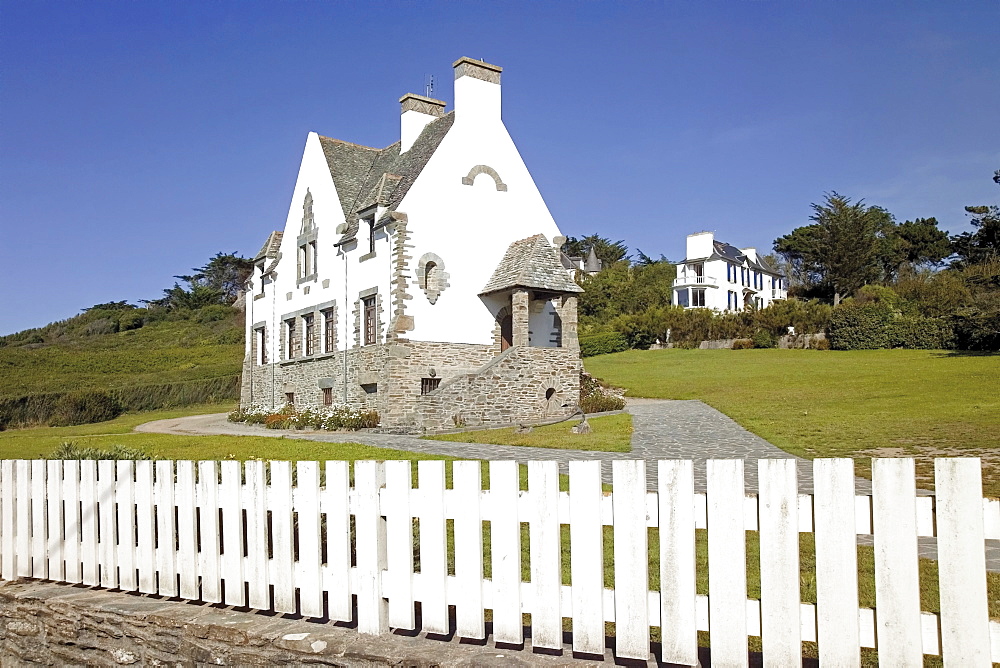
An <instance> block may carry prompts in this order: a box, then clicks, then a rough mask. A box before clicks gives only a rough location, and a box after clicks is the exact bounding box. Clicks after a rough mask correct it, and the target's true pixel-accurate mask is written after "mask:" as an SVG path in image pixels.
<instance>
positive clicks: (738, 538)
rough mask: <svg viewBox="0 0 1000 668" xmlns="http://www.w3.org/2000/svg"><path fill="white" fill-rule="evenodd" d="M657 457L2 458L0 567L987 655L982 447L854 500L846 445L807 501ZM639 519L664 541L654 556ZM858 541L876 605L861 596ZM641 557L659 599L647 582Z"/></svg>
mask: <svg viewBox="0 0 1000 668" xmlns="http://www.w3.org/2000/svg"><path fill="white" fill-rule="evenodd" d="M658 466H659V474H658V481H657V483H656V485H655V489H653V490H647V488H646V484H647V483H646V476H645V462H643V461H630V460H616V461H614V462H613V463H612V470H611V473H612V480H613V485H612V491H611V492H604V491H603V489H602V485H601V467H602V464H601V462H599V461H587V462H584V461H575V462H570V464H569V491H560V490H559V484H560V483H559V468H558V464H557V463H556V462H552V461H549V462H529V463H528V466H527V468H528V490H527V491H521V490H520V489H519V486H520V485H519V477H520V476H519V465H518V464H517V463H516V462H513V461H494V462H491V463H490V464H489V471H490V489H488V490H484V489H483V488H482V480H481V470H482V469H481V467H480V463H479V462H473V461H466V462H456V463H454V465H453V469H452V472H453V476H452V478H453V480H454V483H453V487H452V488H451V489H446V483H445V470H446V469H445V463H444V462H441V461H423V462H420V463H419V464H418V468H417V472H418V474H419V476H418V479H419V484H418V485H417V486H416V487H414V485H413V478H412V474H413V469H412V464H411V463H410V462H406V461H390V462H385V463H378V462H357V463H355V465H354V467H355V468H354V471H355V475H354V485H353V486H352V485H351V476H350V465H349V464H348V463H347V462H333V461H331V462H326V463H325V469H324V474H325V475H324V476H323V477H324V478H325V482H322V483H321V477H320V468H319V467H320V464H319V463H317V462H298V463H296V464H295V465H294V472H295V475H294V477H293V475H292V473H293V468H292V467H293V465H292V464H291V463H289V462H268V463H265V462H260V461H248V462H246V463H245V464H242V463H240V462H236V461H227V462H221V463H216V462H211V461H203V462H197V463H196V462H190V461H180V462H170V461H156V462H150V461H138V462H132V461H128V460H123V461H120V462H114V461H109V460H103V461H99V462H95V461H57V460H52V461H46V460H31V461H27V460H0V577H2V578H4V579H10V578H15V577H35V578H39V579H49V580H55V581H62V582H71V583H76V582H82V583H84V584H87V585H89V586H95V585H100V586H103V587H108V588H121V589H125V590H132V591H139V592H142V593H146V594H151V593H158V594H160V595H162V596H177V595H180V596H181V597H182V598H187V599H191V600H199V601H202V602H205V603H216V602H223V601H224V602H225V603H226V604H228V605H247V606H249V607H251V608H256V609H261V610H272V611H274V612H288V613H295V612H297V613H300V614H302V615H304V616H309V617H314V618H321V617H322V616H323V615H324V614H326V615H328V616H329V619H331V620H337V621H354V622H356V623H357V625H358V629H359V630H360V631H361V632H363V633H373V634H379V633H386V632H387V631H389V630H390V629H393V628H400V629H404V628H405V629H414V630H421V631H424V632H426V633H432V634H433V633H438V634H449V633H452V632H454V633H456V634H457V635H459V636H462V637H467V638H475V639H482V638H485V636H486V625H485V616H486V611H487V610H492V621H493V637H494V639H495V640H496V641H497V642H500V643H512V644H520V643H521V642H523V640H524V632H523V624H522V615H523V614H530V615H531V622H532V623H531V628H530V633H531V637H532V644H533V645H535V646H537V647H539V648H552V649H556V650H558V649H559V648H561V647H562V643H563V638H564V632H563V622H564V618H567V617H568V618H570V619H571V620H572V628H573V632H572V645H573V650H574V651H575V652H579V653H583V654H592V655H600V654H603V652H604V645H605V640H606V639H605V637H604V631H605V629H604V623H605V622H608V621H610V622H615V624H616V640H615V647H616V653H617V656H618V657H619V658H621V659H633V658H635V659H646V658H648V656H649V653H650V644H649V640H650V637H649V631H650V628H651V627H657V626H658V627H660V629H661V636H662V646H661V651H662V659H663V660H664V661H668V662H671V663H677V664H682V665H683V664H687V665H693V664H695V663H697V661H698V647H697V644H698V637H697V633H698V631H703V630H704V631H709V632H711V634H712V656H713V661H714V662H715V663H719V664H720V665H746V662H747V637H748V636H752V635H758V634H759V635H760V636H761V638H762V646H763V663H764V665H765V666H772V665H773V666H782V665H789V664H793V663H797V661H798V660H799V656H800V654H801V642H802V641H817V642H818V645H819V662H820V665H821V666H851V665H854V666H857V665H859V663H860V653H859V649H860V648H862V647H876V646H877V649H878V651H879V655H880V659H881V661H882V662H883V663H884V664H888V665H894V666H897V665H898V666H907V665H914V666H915V665H920V664H921V663H922V662H923V656H924V655H937V654H940V655H942V656H943V658H944V664H945V665H946V666H959V665H960V666H966V665H969V666H976V665H983V666H985V665H988V663H989V662H990V661H991V659H1000V623H996V622H991V621H989V619H988V606H987V591H986V579H985V577H984V574H985V568H986V561H985V556H984V548H985V541H986V540H987V539H989V538H992V537H997V535H998V534H1000V501H998V500H995V499H983V498H982V482H981V480H982V473H981V468H980V464H979V461H978V460H976V459H939V460H937V461H936V462H935V478H936V482H937V493H936V495H933V496H931V495H924V496H917V495H916V486H915V476H914V466H913V461H912V460H898V459H897V460H874V461H873V466H872V471H873V480H872V489H873V492H872V495H871V496H869V495H865V494H856V493H855V490H854V469H853V462H852V461H851V460H849V459H819V460H816V461H815V462H814V463H813V480H814V494H799V493H798V490H797V472H796V462H795V461H794V460H790V459H786V460H762V461H759V462H757V467H758V470H757V473H758V476H757V477H758V481H759V490H760V491H759V494H745V493H744V486H743V480H744V463H743V461H741V460H710V461H709V462H708V464H707V469H706V470H707V489H706V492H705V493H699V494H696V493H694V475H693V465H692V462H690V461H662V462H659V463H658ZM564 526H565V527H566V528H565V529H564V528H563V527H564ZM605 527H609V528H607V529H605ZM697 528H703V529H707V530H708V532H707V534H708V564H709V568H708V580H709V592H710V596H701V595H697V594H696V589H695V568H696V565H695V563H696V562H695V544H696V543H695V531H696V529H697ZM650 530H655V531H657V535H658V536H659V545H660V549H659V555H650V554H649V545H648V542H647V537H648V535H649V534H648V532H649V531H650ZM747 530H755V531H758V532H759V533H758V537H759V545H760V583H761V592H762V595H761V600H753V599H749V598H747V597H746V568H745V564H746V551H745V550H746V542H745V541H746V534H745V531H747ZM564 532H565V533H564ZM810 532H812V533H813V534H814V537H815V545H816V575H815V578H816V596H817V604H816V605H811V604H807V603H801V602H800V601H799V598H800V592H799V579H798V571H799V563H798V560H799V553H798V545H799V536H800V534H802V533H810ZM866 534H871V535H874V538H875V575H876V578H875V579H876V607H875V609H864V608H859V607H858V591H857V589H858V573H857V536H859V535H866ZM564 535H565V536H567V537H568V540H569V543H568V544H565V545H564V544H563V543H564V540H566V539H565V538H564ZM487 536H488V541H489V543H488V546H487V545H486V541H487ZM608 536H610V537H611V539H612V540H613V547H611V546H610V545H609V546H608V547H609V549H612V551H613V554H614V569H613V570H614V586H613V588H606V587H605V586H604V566H605V564H604V551H605V540H606V538H607V537H608ZM918 536H934V537H936V539H937V541H938V558H939V561H938V572H939V589H940V598H941V611H942V612H941V615H940V617H939V616H938V615H934V614H931V613H927V612H922V611H921V610H920V599H919V575H918V558H917V557H918V555H917V537H918ZM525 537H527V539H528V540H529V543H528V545H527V546H525V547H527V555H526V557H522V543H523V541H524V540H526V538H525ZM451 545H453V546H454V548H453V549H454V551H453V552H452V551H451V550H452V547H451ZM484 547H485V548H487V549H488V552H484ZM486 553H488V554H490V564H491V566H490V570H489V571H488V572H485V573H484V554H486ZM564 554H565V556H564ZM656 556H658V557H659V573H658V575H659V581H660V589H661V591H662V595H661V592H657V591H650V590H649V578H650V574H649V572H648V566H649V563H650V562H651V560H652V558H655V557H656ZM352 557H353V558H354V559H352ZM522 558H527V559H529V561H528V562H527V563H525V564H522ZM452 559H453V560H454V562H453V563H454V575H449V574H448V573H449V563H450V561H451V560H452ZM564 559H565V560H566V563H565V564H564V562H563V560H564ZM352 560H353V561H354V565H352ZM564 565H565V566H567V567H568V571H569V578H570V581H569V582H570V583H569V584H563V582H562V578H563V566H564ZM522 566H523V567H524V569H525V570H527V572H528V573H529V577H528V581H525V582H522V575H523V571H522ZM355 597H356V609H355ZM418 602H419V604H420V609H421V616H420V617H419V620H418V617H417V615H416V608H415V604H416V603H418ZM450 606H454V610H455V626H454V628H450V620H449V609H450ZM418 621H419V626H418Z"/></svg>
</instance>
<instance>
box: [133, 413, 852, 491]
mask: <svg viewBox="0 0 1000 668" xmlns="http://www.w3.org/2000/svg"><path fill="white" fill-rule="evenodd" d="M627 411H628V412H629V413H631V414H632V427H633V433H632V452H589V451H582V450H555V449H551V448H529V447H523V446H509V445H488V444H484V443H452V442H449V441H432V440H424V439H421V438H418V437H416V436H400V435H396V434H371V433H366V432H349V433H330V432H316V431H291V432H288V431H283V432H275V431H274V430H272V429H267V428H265V427H262V426H260V425H247V424H238V423H232V422H229V421H228V420H227V419H226V415H225V414H224V413H217V414H212V415H196V416H192V417H184V418H175V419H171V420H157V421H156V422H147V423H146V424H143V425H139V426H138V427H137V428H136V430H137V431H146V432H158V433H167V434H191V435H206V434H226V435H246V436H249V435H253V436H278V435H281V436H284V437H286V438H300V439H304V440H310V441H320V442H329V443H344V442H351V443H363V444H364V445H372V446H378V447H382V448H394V449H396V450H406V451H409V452H426V453H429V454H437V455H449V456H452V457H462V458H466V459H486V460H491V459H513V460H516V461H518V462H522V463H523V462H527V461H531V460H536V461H537V460H546V461H557V462H559V463H560V469H561V470H562V472H563V473H566V472H567V463H568V462H569V461H571V460H594V459H599V460H601V461H604V462H610V461H613V460H616V459H644V460H646V480H647V483H648V485H649V489H651V490H652V489H655V488H656V463H657V461H658V460H660V459H691V460H693V461H694V462H695V489H696V491H699V492H704V491H705V460H707V459H744V460H749V461H748V462H747V467H746V490H747V491H748V492H756V491H757V466H756V464H755V462H754V460H757V459H781V458H790V457H792V455H790V454H788V453H787V452H785V451H784V450H781V449H780V448H777V447H775V446H773V445H771V444H770V443H768V442H767V441H765V440H764V439H762V438H760V437H759V436H756V435H754V434H751V433H750V432H749V431H747V430H746V429H744V428H743V427H741V426H739V425H738V424H736V423H735V422H733V421H732V420H731V419H729V418H728V417H726V416H725V415H723V414H722V413H720V412H719V411H717V410H715V409H714V408H711V407H709V406H707V405H706V404H704V403H702V402H700V401H666V400H662V399H630V400H629V404H628V408H627ZM569 424H571V423H567V429H568V428H569V427H568V425H569ZM795 459H797V460H798V462H799V466H798V469H799V487H800V489H801V491H802V492H803V493H809V492H811V491H812V466H811V465H810V464H809V462H808V461H807V460H805V459H801V458H795ZM603 478H604V482H607V483H610V482H611V466H605V467H604V471H603ZM857 484H858V489H859V491H860V492H861V493H866V492H868V491H869V490H870V483H869V482H868V481H867V480H864V479H861V478H859V479H858V482H857Z"/></svg>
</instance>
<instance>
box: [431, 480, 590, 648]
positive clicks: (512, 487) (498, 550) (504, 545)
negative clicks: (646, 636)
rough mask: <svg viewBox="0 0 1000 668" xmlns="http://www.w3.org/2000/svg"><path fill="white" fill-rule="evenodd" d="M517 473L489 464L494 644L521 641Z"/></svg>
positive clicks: (522, 631)
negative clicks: (495, 642)
mask: <svg viewBox="0 0 1000 668" xmlns="http://www.w3.org/2000/svg"><path fill="white" fill-rule="evenodd" d="M518 473H519V471H518V466H517V462H513V461H493V462H490V501H491V508H490V549H491V556H492V564H493V572H492V576H493V577H492V580H493V637H494V639H495V640H496V641H497V642H503V643H510V644H515V645H519V644H521V643H522V642H523V641H524V626H523V623H522V619H521V522H520V519H519V518H518V515H517V498H518V492H519V485H520V478H519V475H518ZM599 484H600V483H598V489H600V487H599ZM512 509H513V512H512ZM421 526H422V525H421ZM575 628H576V625H575V621H574V629H575ZM574 635H575V634H574ZM603 641H604V620H601V643H602V646H603Z"/></svg>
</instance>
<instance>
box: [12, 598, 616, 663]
mask: <svg viewBox="0 0 1000 668" xmlns="http://www.w3.org/2000/svg"><path fill="white" fill-rule="evenodd" d="M521 653H523V654H524V656H522V657H519V656H517V654H519V653H518V652H513V651H509V650H501V649H500V648H497V647H483V646H479V645H469V644H461V643H458V642H442V641H440V640H432V639H428V638H426V637H423V636H422V635H421V636H412V637H411V636H407V635H400V634H387V635H384V636H365V635H360V634H359V633H358V632H357V631H356V630H354V629H352V628H347V627H344V626H338V625H334V624H331V623H329V622H323V621H306V620H305V619H301V618H289V617H287V616H284V615H271V614H258V613H254V612H250V611H244V610H240V609H234V608H231V607H220V606H214V605H200V604H192V603H186V602H183V601H177V600H173V599H164V598H159V597H151V596H138V595H134V594H126V593H122V592H114V591H107V590H101V589H97V588H89V587H78V586H72V585H61V584H54V583H45V582H38V581H32V580H15V581H2V580H0V666H4V667H7V666H12V667H13V666H22V665H49V666H67V665H69V666H121V665H135V666H164V665H170V666H181V665H184V666H196V665H198V666H200V665H219V666H248V665H258V666H259V665H267V666H274V665H296V666H301V665H322V666H349V667H351V668H362V667H365V668H367V667H371V666H405V667H406V668H432V667H434V668H444V667H446V666H448V667H454V668H458V667H462V668H472V667H473V666H528V665H564V664H565V659H564V658H563V657H561V656H546V655H544V654H532V653H531V651H530V649H529V650H528V651H523V652H521ZM588 665H597V662H588Z"/></svg>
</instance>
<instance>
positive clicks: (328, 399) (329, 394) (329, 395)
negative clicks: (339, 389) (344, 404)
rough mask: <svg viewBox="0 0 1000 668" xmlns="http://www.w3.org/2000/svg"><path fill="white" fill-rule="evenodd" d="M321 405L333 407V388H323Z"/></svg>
mask: <svg viewBox="0 0 1000 668" xmlns="http://www.w3.org/2000/svg"><path fill="white" fill-rule="evenodd" d="M323 405H324V406H332V405H333V388H332V387H324V388H323Z"/></svg>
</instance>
